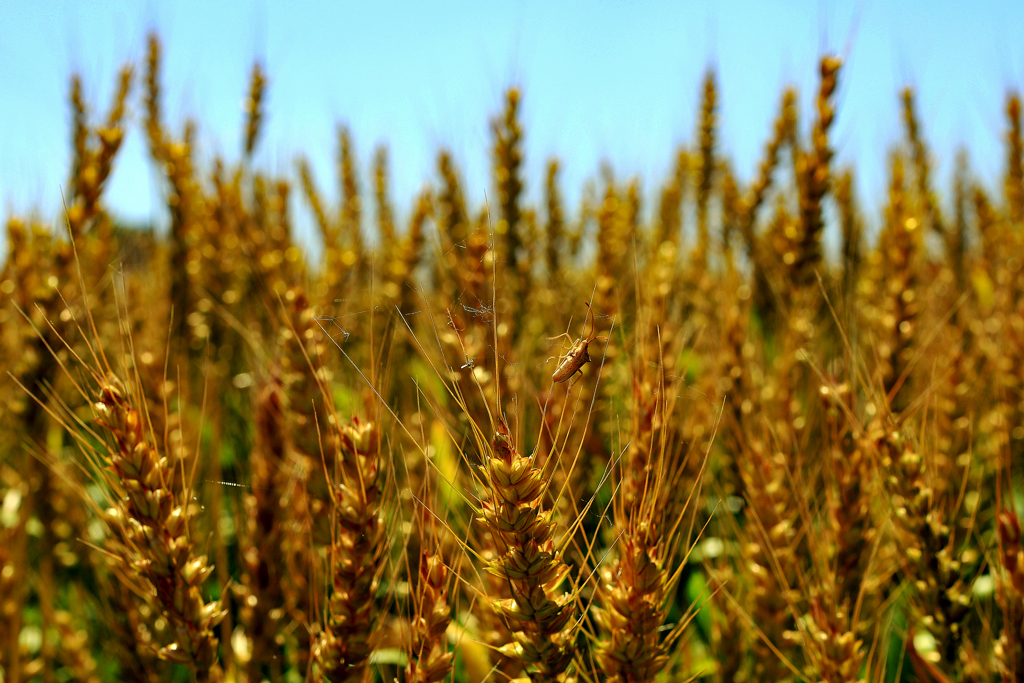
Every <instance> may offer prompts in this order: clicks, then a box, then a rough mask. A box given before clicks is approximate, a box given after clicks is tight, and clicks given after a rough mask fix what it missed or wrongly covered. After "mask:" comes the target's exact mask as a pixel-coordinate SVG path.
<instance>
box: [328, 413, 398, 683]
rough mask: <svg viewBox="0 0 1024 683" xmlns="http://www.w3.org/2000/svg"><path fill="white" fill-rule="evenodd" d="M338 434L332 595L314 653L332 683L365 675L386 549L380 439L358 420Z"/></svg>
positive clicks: (332, 553)
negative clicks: (340, 456)
mask: <svg viewBox="0 0 1024 683" xmlns="http://www.w3.org/2000/svg"><path fill="white" fill-rule="evenodd" d="M340 431H341V438H342V444H343V448H342V450H343V454H344V457H343V460H344V462H343V463H341V472H340V474H339V476H338V477H337V478H336V480H335V481H334V490H333V494H332V495H333V500H332V504H333V509H332V512H331V515H332V522H333V525H334V530H333V531H334V538H333V541H332V545H331V548H329V550H328V557H329V563H330V570H329V572H330V573H329V578H330V587H331V591H330V597H329V600H328V605H327V620H326V623H325V624H324V629H323V633H322V634H321V635H320V638H319V641H318V642H317V643H316V645H315V646H314V649H313V656H314V657H315V658H316V661H317V664H318V666H319V668H320V673H321V675H322V676H323V677H324V679H326V680H328V681H332V683H337V682H340V681H361V680H363V678H364V676H366V675H367V664H368V662H369V656H370V651H371V650H372V648H373V638H374V635H375V634H374V625H375V609H374V595H375V593H376V590H377V584H378V582H379V580H380V568H381V564H382V562H383V561H384V560H385V558H384V555H383V554H384V551H385V549H386V548H385V546H386V539H385V537H384V522H383V520H382V519H381V516H380V515H381V511H380V507H381V494H382V490H383V483H384V474H383V472H382V471H381V464H382V463H381V459H380V450H379V449H380V436H379V434H378V432H377V430H376V429H375V428H374V425H373V424H372V423H363V422H360V421H358V420H353V422H352V424H351V425H348V426H345V427H343V428H342V429H341V430H340Z"/></svg>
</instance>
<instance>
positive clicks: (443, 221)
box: [437, 150, 469, 250]
mask: <svg viewBox="0 0 1024 683" xmlns="http://www.w3.org/2000/svg"><path fill="white" fill-rule="evenodd" d="M437 169H438V172H439V173H440V174H441V181H442V182H441V191H440V192H439V193H438V195H437V223H438V225H437V228H438V231H439V232H440V233H441V246H442V247H443V248H444V249H445V250H447V249H450V248H451V247H452V246H453V245H456V244H461V243H462V242H463V241H464V240H465V239H466V238H467V237H469V212H468V211H467V210H466V201H465V199H464V198H463V196H462V184H461V183H460V181H459V175H458V171H457V170H456V168H455V163H454V162H453V161H452V157H451V153H450V152H448V150H441V151H440V152H439V153H438V155H437Z"/></svg>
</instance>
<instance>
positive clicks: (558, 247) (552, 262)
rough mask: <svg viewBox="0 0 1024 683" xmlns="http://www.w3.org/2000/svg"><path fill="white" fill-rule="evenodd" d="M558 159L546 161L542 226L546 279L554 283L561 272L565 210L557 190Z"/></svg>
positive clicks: (560, 193)
mask: <svg viewBox="0 0 1024 683" xmlns="http://www.w3.org/2000/svg"><path fill="white" fill-rule="evenodd" d="M558 169H559V166H558V159H551V160H550V161H548V170H547V174H546V175H545V181H544V204H545V206H546V207H547V222H546V223H545V224H544V237H545V249H544V262H545V265H547V272H548V279H549V281H554V280H555V278H557V277H558V276H559V274H560V272H561V266H562V253H563V252H564V251H565V208H564V207H563V205H562V202H563V200H562V192H561V190H559V189H558Z"/></svg>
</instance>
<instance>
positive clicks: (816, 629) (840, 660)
mask: <svg viewBox="0 0 1024 683" xmlns="http://www.w3.org/2000/svg"><path fill="white" fill-rule="evenodd" d="M824 592H825V595H821V596H815V597H814V598H812V599H811V601H810V609H809V611H808V613H807V616H806V618H805V619H804V620H803V621H804V625H805V626H806V628H807V632H808V635H809V636H810V637H809V638H808V639H807V642H806V644H805V646H804V655H805V656H806V658H807V661H808V664H810V669H811V671H813V673H814V676H815V679H816V680H821V681H848V682H849V683H857V682H858V681H861V680H863V679H861V678H860V673H861V666H862V664H863V662H864V655H865V653H864V651H863V645H864V643H863V641H862V640H861V639H860V638H858V637H857V634H856V632H855V631H854V630H852V629H851V628H850V626H849V624H848V623H847V619H846V618H845V617H846V613H845V612H844V611H843V608H842V607H840V606H839V605H837V604H835V603H834V602H833V601H832V599H831V596H829V595H828V590H827V589H826V590H825V591H824Z"/></svg>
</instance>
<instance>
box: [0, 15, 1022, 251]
mask: <svg viewBox="0 0 1024 683" xmlns="http://www.w3.org/2000/svg"><path fill="white" fill-rule="evenodd" d="M0 26H3V27H4V29H3V31H2V34H0V35H2V37H0V74H3V76H2V77H0V104H2V106H0V202H2V204H0V211H2V216H3V218H4V219H6V218H7V217H8V216H10V215H11V214H12V213H18V214H25V213H29V212H31V211H33V210H35V211H39V212H41V213H42V214H43V215H44V216H47V217H55V216H56V215H57V214H58V211H59V208H60V186H61V184H62V183H64V182H66V173H67V168H68V163H69V158H70V152H69V149H70V143H69V130H70V126H69V113H68V106H67V103H66V99H67V92H68V77H69V75H70V74H71V73H72V72H74V71H77V72H79V73H81V74H82V76H83V78H84V83H85V92H86V94H87V97H88V99H89V101H90V102H92V103H93V104H94V107H95V108H96V112H95V113H96V115H97V116H100V115H102V112H104V111H105V109H106V107H107V103H108V101H109V97H110V93H111V90H112V88H113V84H114V79H115V75H116V70H117V67H118V65H119V64H121V63H122V62H124V61H126V60H131V61H134V62H135V63H137V64H138V65H139V66H140V70H139V74H141V73H142V71H141V62H142V59H143V56H144V48H145V36H146V33H147V31H148V30H150V29H151V28H155V29H157V30H158V31H159V32H160V34H161V36H162V38H163V41H164V57H165V60H164V67H165V69H164V79H163V80H164V95H165V97H164V112H165V118H166V119H167V120H168V121H169V122H170V123H172V125H174V126H175V127H177V126H178V125H179V124H180V122H181V121H182V120H183V117H185V116H192V117H195V118H196V119H198V121H199V123H200V126H201V128H200V143H201V153H202V154H203V155H204V156H206V157H207V158H209V157H210V156H211V155H212V154H215V153H219V154H222V155H224V156H225V157H227V158H228V159H229V160H236V159H237V158H238V157H239V155H240V147H241V135H242V133H241V129H242V122H243V112H242V108H241V103H242V100H243V98H244V95H245V90H246V81H247V75H248V72H249V69H250V67H251V64H252V62H253V60H255V59H258V60H261V61H262V62H263V63H264V65H265V67H266V70H267V72H268V74H269V79H270V89H269V99H268V110H267V111H268V117H267V125H266V128H265V130H264V136H263V138H262V142H261V144H260V149H259V152H258V154H257V157H256V162H257V164H258V165H259V166H260V167H262V168H263V169H266V170H270V171H274V172H277V173H283V174H288V175H291V176H294V169H295V159H296V155H297V154H298V153H300V152H302V153H305V154H306V155H308V156H309V157H310V159H311V161H312V163H313V166H314V169H315V171H316V172H317V176H318V179H319V181H320V185H321V187H323V188H325V189H327V190H329V191H330V192H331V193H332V195H333V194H334V190H333V188H335V187H336V186H337V183H336V181H335V176H334V167H333V157H334V151H335V138H334V129H335V124H336V123H338V122H344V123H346V124H347V125H349V126H350V128H351V129H352V132H353V134H354V137H355V143H356V151H357V153H358V156H359V160H360V163H361V167H362V168H363V170H364V173H363V184H364V188H365V187H367V185H368V178H369V166H370V161H371V158H372V153H373V149H374V146H375V145H376V144H378V143H381V142H386V143H387V144H388V145H389V148H390V153H391V165H392V181H393V184H392V189H393V193H392V194H393V199H394V202H395V204H396V206H397V208H398V210H399V213H400V215H403V216H404V215H406V214H407V212H408V210H409V207H410V205H411V201H412V198H413V195H414V194H415V192H416V191H418V189H419V188H420V187H421V186H422V184H423V183H424V182H425V181H427V180H432V179H433V178H434V177H435V171H434V159H435V154H436V151H437V149H438V148H439V147H440V146H442V145H443V146H447V147H449V148H451V149H452V150H453V151H454V153H455V157H456V159H457V160H458V162H459V165H460V167H461V169H462V171H463V176H464V178H465V180H466V182H467V186H468V190H469V196H470V197H471V198H472V199H473V201H474V203H476V202H482V201H483V196H484V191H487V190H490V187H489V175H488V164H489V162H488V149H489V145H490V137H489V132H488V124H487V122H488V119H489V117H490V116H491V115H493V114H494V113H495V112H496V111H498V109H499V108H500V106H501V96H502V91H503V89H504V88H505V87H506V86H507V85H509V84H517V85H520V86H521V87H522V89H523V92H524V99H523V119H524V124H525V129H526V167H527V193H528V197H529V198H530V199H539V198H540V189H541V187H540V185H541V183H542V181H543V168H544V165H545V163H546V160H547V159H548V158H549V157H550V156H552V155H557V156H559V157H560V158H561V159H562V162H563V168H564V174H563V189H564V191H565V194H566V195H567V197H568V199H569V200H570V201H572V202H573V204H572V205H574V202H575V198H576V197H578V194H579V190H580V188H581V186H582V184H583V182H584V181H585V180H586V179H587V178H591V177H594V176H595V174H596V173H597V171H598V168H599V165H600V163H601V161H602V160H608V161H609V162H611V163H612V165H613V167H614V168H615V170H616V173H617V175H618V176H619V177H626V176H630V175H633V174H638V175H639V176H640V177H641V178H642V179H643V181H644V186H645V189H646V190H647V192H648V194H647V197H648V201H647V205H648V207H650V206H652V205H653V198H654V195H653V194H652V193H653V191H654V190H656V188H657V187H658V185H659V184H660V183H661V182H662V180H663V179H664V177H665V175H666V173H667V172H668V168H669V165H670V163H671V159H672V156H673V150H674V149H675V147H676V146H677V145H678V144H679V143H680V142H689V141H692V140H693V138H694V130H695V119H696V113H697V109H698V105H699V90H700V83H701V78H702V75H703V73H704V71H705V69H707V68H708V67H709V66H713V67H714V68H715V70H716V71H717V74H718V80H719V86H720V103H721V108H720V112H721V150H722V152H723V153H724V154H726V155H728V156H729V157H730V158H731V159H732V161H733V163H734V167H735V169H736V170H737V172H738V173H739V175H740V177H741V178H742V179H744V180H746V179H749V178H750V176H751V175H752V173H753V172H754V169H755V168H756V166H757V164H758V162H759V159H760V155H761V150H762V147H763V144H764V142H765V140H766V139H767V136H768V134H769V130H770V126H771V120H772V118H773V117H774V115H775V113H776V109H777V105H778V99H779V95H780V91H781V89H782V87H783V86H785V85H787V84H794V85H796V86H797V87H798V88H799V89H800V93H801V98H800V109H801V123H802V127H803V130H804V132H805V134H806V130H807V129H808V127H809V125H810V116H811V112H812V105H813V97H814V91H815V88H816V85H817V60H818V58H819V56H820V55H821V54H822V53H823V52H825V51H830V52H838V53H840V54H843V55H844V56H845V57H846V60H847V62H846V66H845V68H844V70H843V72H842V73H841V77H840V89H839V96H838V106H839V113H838V117H837V119H836V124H835V129H834V136H833V140H834V142H835V145H836V151H837V161H838V162H839V163H840V164H851V163H852V164H854V165H855V166H856V168H857V171H858V173H859V190H860V197H861V200H862V203H863V205H864V207H865V208H866V209H867V211H868V217H869V218H870V219H871V220H872V221H874V222H877V218H878V211H879V208H880V201H881V199H882V198H883V196H884V192H885V182H886V177H885V166H886V151H887V150H888V149H889V148H890V147H891V146H892V145H893V144H895V143H897V142H898V141H899V140H900V136H901V135H902V128H901V124H900V113H899V103H898V92H899V89H900V88H901V87H902V86H903V85H905V84H910V85H913V86H915V87H916V89H917V92H918V102H919V110H920V114H921V118H922V120H923V124H924V132H925V135H926V136H927V138H928V140H929V142H930V144H931V147H932V149H933V150H934V151H935V153H936V161H937V163H938V169H939V177H940V179H941V180H942V181H943V182H945V179H946V178H947V177H948V173H949V171H950V169H951V166H952V160H953V155H954V153H955V150H956V149H957V148H958V147H959V146H961V145H964V146H966V147H967V148H968V149H969V151H970V154H971V161H972V164H973V167H974V169H975V170H976V172H977V173H978V175H979V176H980V177H981V179H982V180H984V181H985V182H987V183H989V184H993V183H995V182H997V180H998V178H999V174H1000V173H1001V170H1002V167H1003V163H1004V156H1003V150H1002V146H1001V136H1002V135H1003V131H1004V129H1005V122H1004V119H1003V114H1002V111H1003V104H1004V98H1005V94H1006V92H1007V90H1008V89H1011V88H1013V89H1019V88H1020V87H1021V85H1022V81H1024V3H999V2H982V1H978V2H972V3H959V2H949V1H943V0H932V1H930V2H925V1H919V0H907V1H903V2H881V1H879V0H873V1H872V0H864V1H861V2H847V3H834V2H825V1H823V0H818V1H801V0H790V1H787V2H782V1H777V0H758V1H750V2H739V1H736V2H625V1H619V2H600V1H599V2H577V1H574V0H566V1H564V2H558V3H550V2H532V1H527V2H506V1H498V0H495V1H487V2H447V3H427V2H413V1H408V2H379V3H377V2H365V0H364V1H360V2H320V3H313V2H288V3H284V2H280V3H275V2H269V1H267V0H263V1H262V2H246V3H235V2H208V3H207V2H195V1H192V0H189V1H181V2H161V1H158V0H149V1H148V2H140V3H131V2H119V3H118V2H84V1H82V2H73V1H72V0H43V1H36V2H31V3H29V2H26V3H16V2H6V3H0ZM140 92H141V91H140V90H136V93H135V94H136V98H138V95H139V94H140ZM141 111H142V107H141V104H140V100H139V99H136V100H135V102H134V106H133V107H132V115H133V117H134V119H135V120H136V121H138V120H139V118H140V117H141ZM940 189H941V190H945V186H944V185H943V186H942V187H941V188H940ZM296 199H298V195H297V194H296ZM107 200H108V204H109V206H110V207H111V208H112V210H113V211H114V212H115V213H117V214H119V215H121V216H124V217H126V218H129V219H132V220H137V221H146V220H155V221H156V222H157V223H158V224H159V223H161V222H164V221H165V220H166V219H165V216H164V214H163V212H162V210H161V208H160V207H161V204H160V189H159V184H158V183H157V182H156V180H155V175H154V172H153V170H152V168H151V167H150V166H149V164H148V162H147V160H146V156H145V145H144V140H143V135H142V133H141V131H140V129H139V128H138V126H133V128H132V129H131V131H130V132H129V134H128V137H127V139H126V141H125V146H124V148H123V150H122V154H121V156H120V159H119V164H118V166H117V168H116V170H115V174H114V177H113V178H112V180H111V183H110V186H109V190H108V193H107ZM295 209H296V219H297V223H298V225H299V228H300V231H301V232H302V233H303V234H302V235H300V238H303V239H306V237H307V234H308V232H309V230H310V221H309V219H308V212H307V210H306V207H305V205H304V204H303V203H302V202H301V201H297V202H296V205H295ZM4 239H5V238H4V237H2V236H0V252H2V251H3V249H4V244H3V240H4Z"/></svg>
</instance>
